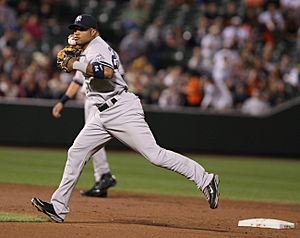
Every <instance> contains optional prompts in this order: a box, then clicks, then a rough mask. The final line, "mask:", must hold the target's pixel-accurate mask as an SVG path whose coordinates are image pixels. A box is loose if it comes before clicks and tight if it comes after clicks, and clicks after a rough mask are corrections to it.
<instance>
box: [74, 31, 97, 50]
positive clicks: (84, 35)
mask: <svg viewBox="0 0 300 238" xmlns="http://www.w3.org/2000/svg"><path fill="white" fill-rule="evenodd" d="M94 38H95V29H93V28H89V29H86V28H82V27H78V28H75V29H74V40H75V41H76V43H77V45H81V46H84V45H86V44H88V43H89V42H90V41H91V40H93V39H94Z"/></svg>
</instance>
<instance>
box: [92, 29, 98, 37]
mask: <svg viewBox="0 0 300 238" xmlns="http://www.w3.org/2000/svg"><path fill="white" fill-rule="evenodd" d="M91 33H92V36H93V37H94V36H96V34H97V30H96V29H94V28H92V31H91Z"/></svg>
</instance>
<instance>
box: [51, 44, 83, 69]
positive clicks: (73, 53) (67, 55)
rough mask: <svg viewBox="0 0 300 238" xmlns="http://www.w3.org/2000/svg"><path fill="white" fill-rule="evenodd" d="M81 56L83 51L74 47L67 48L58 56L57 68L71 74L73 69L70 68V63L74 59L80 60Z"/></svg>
mask: <svg viewBox="0 0 300 238" xmlns="http://www.w3.org/2000/svg"><path fill="white" fill-rule="evenodd" d="M80 54H81V49H78V48H75V47H74V46H66V47H65V48H63V49H62V50H61V51H59V52H58V54H57V61H56V62H57V67H58V68H59V69H60V70H62V71H64V72H66V73H70V72H71V71H72V69H70V68H69V67H68V62H69V61H70V59H72V58H74V57H75V58H78V57H79V56H80Z"/></svg>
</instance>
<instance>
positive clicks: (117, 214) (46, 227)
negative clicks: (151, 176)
mask: <svg viewBox="0 0 300 238" xmlns="http://www.w3.org/2000/svg"><path fill="white" fill-rule="evenodd" d="M0 190H1V192H0V194H1V203H0V212H10V213H19V214H30V215H35V216H41V217H44V214H42V213H40V212H38V211H37V210H36V208H34V207H33V206H32V205H31V202H30V200H31V198H32V197H39V198H41V199H43V200H46V201H49V199H50V196H51V194H52V193H53V191H54V190H55V188H49V187H38V186H27V185H12V184H0ZM69 205H70V210H71V212H70V214H69V215H68V216H67V218H66V221H65V222H64V223H62V224H58V223H54V222H50V221H49V222H36V223H35V222H24V223H23V222H0V237H1V238H2V237H3V238H4V237H5V238H12V237H13V238H17V237H22V238H35V237H39V238H40V237H44V238H48V237H59V238H76V237H109V238H114V237H120V238H127V237H131V238H144V237H162V238H171V237H172V238H179V237H184V238H190V237H191V238H194V237H201V238H208V237H209V238H223V237H251V238H256V237H259V238H265V237H272V238H273V237H275V238H277V237H278V238H285V237H287V238H290V237H291V238H292V237H293V238H296V237H300V228H299V225H300V205H299V204H298V205H283V204H273V203H261V202H247V201H230V200H223V199H222V197H221V201H220V203H219V208H218V209H216V210H211V209H209V208H208V204H207V202H206V200H205V199H204V197H203V196H202V194H199V197H175V196H159V195H145V194H135V193H125V192H115V191H111V192H110V194H109V197H108V198H104V199H103V198H88V197H83V196H81V195H80V194H79V191H78V190H75V191H74V193H73V195H72V197H71V201H70V204H69ZM248 218H273V219H280V220H286V221H290V222H293V223H295V224H296V228H295V229H291V230H276V229H263V228H243V227H238V226H237V224H238V221H239V220H241V219H248Z"/></svg>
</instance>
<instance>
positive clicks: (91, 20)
mask: <svg viewBox="0 0 300 238" xmlns="http://www.w3.org/2000/svg"><path fill="white" fill-rule="evenodd" d="M76 27H81V28H84V29H89V28H95V29H97V27H98V25H97V20H96V18H95V17H93V16H91V15H88V14H82V15H79V16H77V17H76V18H75V21H74V23H73V24H71V25H69V27H68V28H69V29H71V30H73V29H75V28H76Z"/></svg>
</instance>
